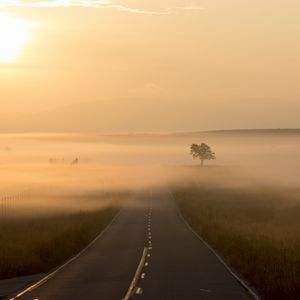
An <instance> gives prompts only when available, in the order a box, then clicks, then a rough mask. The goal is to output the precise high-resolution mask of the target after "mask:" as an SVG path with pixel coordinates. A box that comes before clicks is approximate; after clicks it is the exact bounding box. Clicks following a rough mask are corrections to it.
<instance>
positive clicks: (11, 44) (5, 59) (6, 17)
mask: <svg viewBox="0 0 300 300" xmlns="http://www.w3.org/2000/svg"><path fill="white" fill-rule="evenodd" d="M29 37H30V23H29V22H27V21H26V20H23V19H21V18H19V17H17V16H14V15H12V14H0V62H1V63H9V62H13V61H15V60H16V59H17V58H18V57H19V56H20V55H21V53H22V50H23V49H24V47H25V46H26V44H27V42H28V40H29Z"/></svg>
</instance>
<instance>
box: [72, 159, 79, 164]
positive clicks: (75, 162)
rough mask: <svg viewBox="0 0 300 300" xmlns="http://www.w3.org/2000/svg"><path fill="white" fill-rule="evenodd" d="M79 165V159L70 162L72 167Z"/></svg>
mask: <svg viewBox="0 0 300 300" xmlns="http://www.w3.org/2000/svg"><path fill="white" fill-rule="evenodd" d="M78 164H79V159H78V157H76V158H75V159H74V160H73V161H72V165H78Z"/></svg>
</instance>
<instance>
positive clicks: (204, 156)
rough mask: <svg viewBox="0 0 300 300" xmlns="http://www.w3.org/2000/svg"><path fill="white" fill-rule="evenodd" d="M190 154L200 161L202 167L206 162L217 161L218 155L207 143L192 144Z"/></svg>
mask: <svg viewBox="0 0 300 300" xmlns="http://www.w3.org/2000/svg"><path fill="white" fill-rule="evenodd" d="M190 154H191V155H192V157H193V158H194V159H197V158H198V159H200V161H201V166H203V164H204V161H205V160H213V159H216V154H215V153H214V152H213V151H212V150H211V148H210V146H208V145H207V144H205V143H201V144H200V145H198V144H192V145H191V152H190Z"/></svg>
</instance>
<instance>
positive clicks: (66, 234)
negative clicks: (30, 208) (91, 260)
mask: <svg viewBox="0 0 300 300" xmlns="http://www.w3.org/2000/svg"><path fill="white" fill-rule="evenodd" d="M117 211H118V209H117V208H116V207H114V206H109V207H106V208H103V209H99V210H97V211H89V212H79V213H69V214H68V213H64V214H58V215H48V216H47V215H43V216H39V217H34V216H32V217H28V216H26V217H18V218H4V219H2V220H0V245H1V247H0V266H1V267H0V279H4V278H11V277H16V276H23V275H30V274H35V273H43V272H47V271H49V270H51V269H52V268H54V267H56V266H57V265H59V264H61V263H62V262H64V261H65V260H66V259H67V258H69V257H71V256H72V255H74V254H75V253H77V252H79V251H80V250H81V249H82V248H83V247H84V246H85V245H87V244H88V243H89V242H90V241H91V240H93V239H94V238H95V237H96V236H97V235H98V234H99V233H100V232H101V231H102V230H103V228H104V227H105V226H106V225H107V224H108V223H109V221H110V220H111V219H112V218H113V216H114V215H115V214H116V212H117Z"/></svg>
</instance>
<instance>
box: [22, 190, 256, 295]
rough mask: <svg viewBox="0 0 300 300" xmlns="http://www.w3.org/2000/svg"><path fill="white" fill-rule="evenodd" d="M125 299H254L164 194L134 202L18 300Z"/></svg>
mask: <svg viewBox="0 0 300 300" xmlns="http://www.w3.org/2000/svg"><path fill="white" fill-rule="evenodd" d="M144 249H146V252H145V251H144ZM143 253H144V254H145V255H144V256H145V257H144V261H143V260H142V254H143ZM141 262H142V265H141ZM139 265H140V267H141V268H140V270H139V271H138V272H137V269H138V266H139ZM134 279H136V280H135V281H134ZM130 286H131V287H133V289H132V290H131V291H132V293H130V292H128V290H129V288H130ZM126 294H127V296H129V295H130V296H131V297H130V299H133V300H135V299H137V300H177V299H180V300H182V299H188V300H194V299H212V300H227V299H228V300H242V299H252V298H251V297H250V296H249V294H248V292H247V291H246V290H245V289H244V288H243V287H242V286H241V285H240V284H239V283H238V281H237V280H236V279H235V278H234V277H233V276H232V275H231V274H230V273H229V272H228V271H227V269H226V268H225V267H224V265H223V264H222V263H221V262H220V261H219V260H218V259H217V258H216V256H215V255H213V254H212V252H211V251H210V250H209V249H208V248H207V247H206V246H205V245H204V244H203V243H202V242H201V241H200V240H199V239H198V238H197V237H196V235H195V234H194V233H192V232H191V230H190V229H189V228H188V227H187V226H186V224H185V223H184V221H183V220H182V219H181V217H180V215H179V214H178V211H177V209H176V206H175V204H174V201H173V199H172V196H171V194H170V193H169V191H168V190H163V189H162V190H156V191H153V192H152V191H150V192H148V191H147V192H145V193H141V194H139V195H138V196H136V199H133V201H132V203H131V204H130V205H127V206H126V207H125V208H124V209H123V210H122V211H121V213H120V214H119V215H118V217H117V218H116V219H115V220H114V222H113V223H112V224H111V225H110V226H109V228H108V229H107V230H106V231H105V232H104V234H103V235H102V236H101V238H100V239H99V240H97V241H96V243H94V244H93V246H91V247H90V248H89V249H88V250H87V251H85V252H84V253H83V254H82V255H81V256H80V257H78V258H77V259H75V260H74V261H72V262H71V263H70V264H69V265H67V266H66V267H64V268H63V269H62V270H60V271H59V272H57V273H56V274H55V276H53V277H52V278H51V279H49V280H48V281H47V282H46V283H44V284H42V285H41V286H39V287H37V288H36V289H34V290H33V291H31V292H28V293H26V294H24V295H23V296H21V297H17V298H16V299H20V300H25V299H26V300H35V299H39V300H66V299H70V300H77V299H78V300H79V299H80V300H81V299H103V300H121V299H124V297H126Z"/></svg>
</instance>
